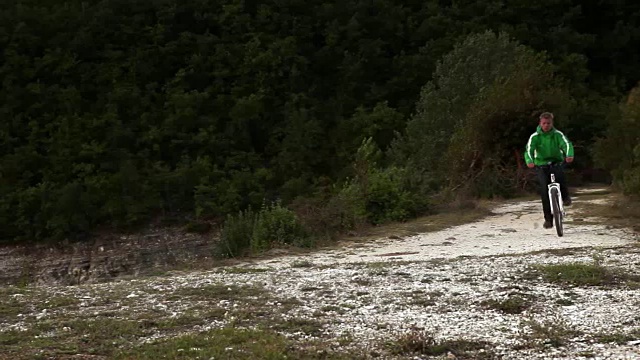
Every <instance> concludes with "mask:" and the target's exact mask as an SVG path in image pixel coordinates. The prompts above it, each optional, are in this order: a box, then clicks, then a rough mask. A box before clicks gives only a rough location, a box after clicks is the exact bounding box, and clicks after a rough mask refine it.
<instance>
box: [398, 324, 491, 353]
mask: <svg viewBox="0 0 640 360" xmlns="http://www.w3.org/2000/svg"><path fill="white" fill-rule="evenodd" d="M387 348H388V349H389V351H390V352H391V353H392V354H393V355H415V354H418V355H427V356H439V355H444V354H448V353H451V354H453V355H454V356H456V357H467V356H470V355H473V358H474V359H482V358H491V353H490V352H488V351H486V350H485V349H488V348H489V344H487V343H483V342H476V341H469V340H463V339H458V340H444V341H438V340H436V339H435V338H434V337H433V336H431V335H430V334H428V333H427V332H425V331H420V330H413V331H411V332H409V333H407V334H405V335H403V336H400V337H399V338H398V339H396V340H395V341H393V342H390V343H388V344H387ZM483 355H484V356H483Z"/></svg>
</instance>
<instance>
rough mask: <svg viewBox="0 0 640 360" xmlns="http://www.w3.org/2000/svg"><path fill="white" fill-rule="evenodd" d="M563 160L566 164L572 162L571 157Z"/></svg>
mask: <svg viewBox="0 0 640 360" xmlns="http://www.w3.org/2000/svg"><path fill="white" fill-rule="evenodd" d="M565 160H566V161H567V163H570V162H573V156H572V157H568V158H566V159H565Z"/></svg>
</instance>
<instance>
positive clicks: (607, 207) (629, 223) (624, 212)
mask: <svg viewBox="0 0 640 360" xmlns="http://www.w3.org/2000/svg"><path fill="white" fill-rule="evenodd" d="M579 197H580V200H588V199H595V198H602V196H601V195H600V196H593V194H592V193H590V194H588V195H579ZM608 198H610V199H611V203H609V204H599V203H590V202H583V201H577V202H575V203H574V204H573V206H572V208H571V211H572V212H574V213H576V214H579V215H581V216H584V217H587V216H588V217H596V218H602V219H605V220H606V224H607V225H611V226H615V227H618V228H630V229H633V230H634V231H636V232H640V225H638V224H640V200H639V199H637V198H629V197H625V196H623V195H622V194H610V195H608Z"/></svg>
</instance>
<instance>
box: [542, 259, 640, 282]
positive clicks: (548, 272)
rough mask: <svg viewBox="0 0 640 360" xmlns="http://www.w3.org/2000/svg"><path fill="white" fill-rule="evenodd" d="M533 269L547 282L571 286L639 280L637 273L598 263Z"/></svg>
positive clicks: (569, 264) (568, 264)
mask: <svg viewBox="0 0 640 360" xmlns="http://www.w3.org/2000/svg"><path fill="white" fill-rule="evenodd" d="M534 271H535V272H537V273H539V274H541V275H542V277H543V278H544V279H545V280H546V281H548V282H551V283H557V284H562V285H571V286H616V285H624V284H627V283H630V284H633V283H634V282H637V281H639V280H640V276H639V275H632V274H626V273H623V272H622V271H619V270H615V269H611V268H607V267H604V266H602V265H600V264H599V263H594V264H586V263H577V262H575V263H567V264H557V265H540V266H536V267H534Z"/></svg>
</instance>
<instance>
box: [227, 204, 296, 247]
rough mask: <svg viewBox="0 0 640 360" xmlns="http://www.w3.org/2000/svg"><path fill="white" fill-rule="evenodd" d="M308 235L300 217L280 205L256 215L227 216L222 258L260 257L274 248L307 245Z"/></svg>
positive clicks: (272, 205) (263, 208)
mask: <svg viewBox="0 0 640 360" xmlns="http://www.w3.org/2000/svg"><path fill="white" fill-rule="evenodd" d="M307 238H308V234H306V233H305V231H304V229H303V228H302V226H301V224H300V222H299V221H298V218H297V216H296V215H295V213H293V212H292V211H291V210H288V209H286V208H284V207H282V205H280V204H279V203H274V204H271V205H263V207H262V208H261V209H260V210H259V211H257V212H254V211H253V210H251V209H250V208H249V209H248V210H245V211H241V212H239V213H237V214H236V215H228V216H227V219H226V221H225V223H224V228H223V231H222V236H221V242H220V253H221V255H223V256H231V257H233V256H240V255H247V254H250V253H260V252H263V251H265V250H268V249H270V248H272V247H278V246H285V245H297V246H304V245H307V244H308V242H306V240H307Z"/></svg>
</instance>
